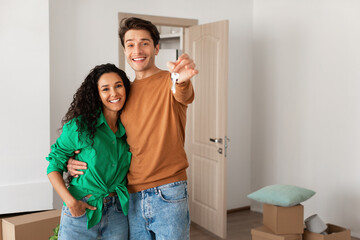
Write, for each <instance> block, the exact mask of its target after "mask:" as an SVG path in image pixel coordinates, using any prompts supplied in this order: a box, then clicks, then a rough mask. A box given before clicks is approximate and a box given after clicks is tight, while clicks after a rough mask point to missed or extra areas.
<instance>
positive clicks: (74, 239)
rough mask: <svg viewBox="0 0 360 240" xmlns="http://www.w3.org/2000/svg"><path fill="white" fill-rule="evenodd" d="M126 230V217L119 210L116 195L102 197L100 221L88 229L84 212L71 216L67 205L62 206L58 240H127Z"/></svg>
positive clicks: (127, 228)
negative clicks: (102, 205)
mask: <svg viewBox="0 0 360 240" xmlns="http://www.w3.org/2000/svg"><path fill="white" fill-rule="evenodd" d="M86 200H87V198H84V199H83V201H86ZM128 232H129V225H128V218H127V217H126V216H125V215H124V213H123V212H122V210H121V205H120V201H119V198H118V196H113V197H106V198H104V207H103V214H102V218H101V221H100V222H99V223H98V224H96V225H95V226H94V227H92V228H90V229H87V217H86V214H85V213H84V214H83V215H82V216H78V217H73V216H71V213H70V211H69V208H68V207H67V206H63V208H62V213H61V220H60V230H59V240H96V239H103V240H127V239H128V234H129V233H128Z"/></svg>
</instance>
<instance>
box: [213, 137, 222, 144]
mask: <svg viewBox="0 0 360 240" xmlns="http://www.w3.org/2000/svg"><path fill="white" fill-rule="evenodd" d="M210 142H215V143H222V142H223V140H222V138H210Z"/></svg>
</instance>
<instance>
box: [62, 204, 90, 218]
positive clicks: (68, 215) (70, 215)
mask: <svg viewBox="0 0 360 240" xmlns="http://www.w3.org/2000/svg"><path fill="white" fill-rule="evenodd" d="M62 210H63V212H64V215H65V216H67V217H71V218H82V217H84V216H85V215H86V211H85V212H84V213H83V214H81V215H80V216H73V215H72V214H71V212H70V209H69V208H68V207H67V206H63V209H62Z"/></svg>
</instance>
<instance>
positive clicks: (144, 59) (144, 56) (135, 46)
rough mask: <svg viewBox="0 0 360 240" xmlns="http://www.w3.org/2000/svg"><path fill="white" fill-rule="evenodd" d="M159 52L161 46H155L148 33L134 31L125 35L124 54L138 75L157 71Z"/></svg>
mask: <svg viewBox="0 0 360 240" xmlns="http://www.w3.org/2000/svg"><path fill="white" fill-rule="evenodd" d="M158 52H159V44H158V45H157V46H156V47H155V46H154V42H153V40H152V38H151V35H150V33H149V32H148V31H146V30H135V29H132V30H129V31H127V32H126V33H125V36H124V53H125V56H126V60H127V61H128V63H129V65H130V66H131V67H132V69H134V71H135V73H136V74H138V73H146V71H149V72H150V71H151V70H153V69H155V68H156V66H155V56H156V55H157V54H158Z"/></svg>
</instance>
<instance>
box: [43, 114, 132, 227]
mask: <svg viewBox="0 0 360 240" xmlns="http://www.w3.org/2000/svg"><path fill="white" fill-rule="evenodd" d="M78 119H79V120H81V117H80V118H78ZM118 124H119V125H118V130H117V132H116V133H114V132H113V131H112V130H111V129H110V127H109V125H108V124H107V122H106V119H105V117H104V115H103V113H101V115H100V117H99V118H98V121H97V125H96V132H95V137H94V139H93V140H94V144H93V146H91V145H92V141H91V140H90V139H89V137H88V134H82V135H81V139H80V140H79V132H78V131H77V130H78V127H77V125H76V120H75V119H72V120H71V121H69V122H68V123H66V124H65V125H64V126H63V131H62V134H61V136H60V137H59V138H58V139H57V140H56V142H55V144H53V145H52V146H51V150H52V151H51V153H50V154H49V156H48V157H47V158H46V160H48V161H49V166H48V168H47V174H49V173H50V172H53V171H57V172H60V173H61V174H62V173H63V172H65V171H67V166H66V165H67V161H68V159H69V157H70V156H73V155H74V151H75V150H80V151H81V152H80V153H79V154H77V157H76V158H77V159H78V160H80V161H83V162H86V163H87V170H85V171H84V174H83V175H80V176H79V177H78V178H73V180H72V181H71V183H70V186H69V188H68V190H69V192H70V193H71V194H72V195H73V196H74V198H76V199H78V200H80V199H82V198H83V197H85V196H86V195H89V194H91V195H92V196H91V197H90V198H89V200H88V201H87V203H88V204H89V205H92V206H95V207H96V210H95V211H93V210H89V209H86V215H87V219H88V222H87V226H88V228H91V227H93V226H94V225H96V224H97V223H99V222H100V220H101V216H102V210H103V198H104V197H106V196H108V195H109V193H111V192H116V193H117V195H118V197H119V200H120V204H121V207H122V210H123V212H124V214H125V215H127V213H128V209H129V193H128V191H127V188H126V184H127V180H126V174H127V172H128V170H129V166H130V160H131V153H130V152H129V145H128V144H127V142H126V135H125V128H124V126H123V125H122V124H121V122H120V121H119V122H118ZM64 204H65V203H64Z"/></svg>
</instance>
